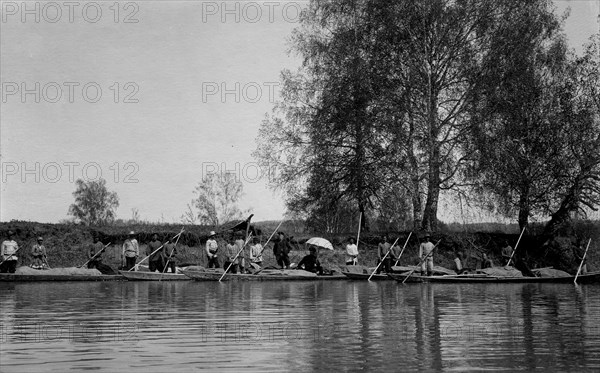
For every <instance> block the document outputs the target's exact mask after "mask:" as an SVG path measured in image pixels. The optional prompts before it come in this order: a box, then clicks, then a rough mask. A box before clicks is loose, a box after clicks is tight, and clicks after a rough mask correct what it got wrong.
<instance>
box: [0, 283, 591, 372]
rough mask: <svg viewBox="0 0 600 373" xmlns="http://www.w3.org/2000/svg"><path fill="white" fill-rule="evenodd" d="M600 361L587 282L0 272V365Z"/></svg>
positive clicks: (456, 365) (498, 367)
mask: <svg viewBox="0 0 600 373" xmlns="http://www.w3.org/2000/svg"><path fill="white" fill-rule="evenodd" d="M87 370H93V371H97V372H117V371H118V372H145V373H147V372H189V371H200V370H207V371H215V370H219V371H232V372H240V371H258V372H264V371H277V372H282V371H284V372H285V371H290V372H291V371H293V372H304V371H357V370H367V371H383V370H391V371H440V372H449V371H457V372H464V371H484V370H485V371H509V372H513V371H534V370H537V371H543V372H547V371H555V372H568V371H572V372H582V371H590V372H592V371H595V372H598V371H600V285H581V286H578V287H575V286H574V285H570V284H560V285H559V284H524V285H518V284H495V285H494V284H457V285H450V284H406V285H401V284H397V283H395V282H391V281H390V282H375V283H367V282H352V281H343V280H341V281H329V282H262V283H261V282H246V283H242V282H240V283H236V282H225V283H215V282H161V283H158V282H104V283H101V282H94V283H73V282H71V283H68V282H64V283H51V282H48V283H17V284H15V283H13V284H11V283H0V371H1V372H67V371H76V372H79V371H87Z"/></svg>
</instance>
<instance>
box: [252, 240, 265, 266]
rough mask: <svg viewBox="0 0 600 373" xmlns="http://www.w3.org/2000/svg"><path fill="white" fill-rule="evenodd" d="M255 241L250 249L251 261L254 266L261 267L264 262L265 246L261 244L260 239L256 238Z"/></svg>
mask: <svg viewBox="0 0 600 373" xmlns="http://www.w3.org/2000/svg"><path fill="white" fill-rule="evenodd" d="M253 240H254V241H253V242H254V245H252V246H251V247H250V261H251V262H252V264H255V265H257V266H259V267H261V266H262V262H263V258H262V252H263V246H262V245H261V244H260V241H259V239H258V237H254V239H253ZM253 267H254V266H253ZM255 268H256V267H255Z"/></svg>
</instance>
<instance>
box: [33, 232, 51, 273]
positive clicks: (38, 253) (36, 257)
mask: <svg viewBox="0 0 600 373" xmlns="http://www.w3.org/2000/svg"><path fill="white" fill-rule="evenodd" d="M43 242H44V239H43V238H42V237H38V238H37V243H36V244H35V245H33V247H32V248H31V256H32V257H33V263H31V268H33V269H43V268H44V259H46V257H47V255H46V248H45V247H44V245H43Z"/></svg>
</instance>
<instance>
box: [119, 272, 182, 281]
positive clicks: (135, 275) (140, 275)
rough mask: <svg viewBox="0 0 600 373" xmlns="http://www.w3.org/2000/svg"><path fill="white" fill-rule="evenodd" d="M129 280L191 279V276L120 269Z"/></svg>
mask: <svg viewBox="0 0 600 373" xmlns="http://www.w3.org/2000/svg"><path fill="white" fill-rule="evenodd" d="M119 273H120V274H121V275H122V276H123V277H125V278H126V279H127V280H128V281H189V280H190V278H189V277H187V276H186V275H182V274H180V273H158V272H143V271H119Z"/></svg>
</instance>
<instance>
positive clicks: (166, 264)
mask: <svg viewBox="0 0 600 373" xmlns="http://www.w3.org/2000/svg"><path fill="white" fill-rule="evenodd" d="M181 229H182V230H183V228H181ZM180 238H181V236H179V237H177V239H176V240H175V245H173V250H171V253H170V254H169V257H168V258H167V262H166V263H165V267H164V268H163V270H162V272H161V274H160V277H159V278H158V281H159V282H160V280H161V279H162V275H163V273H165V271H166V270H167V266H168V265H169V261H170V260H171V257H172V256H173V253H174V252H175V250H176V249H177V242H179V239H180Z"/></svg>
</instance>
